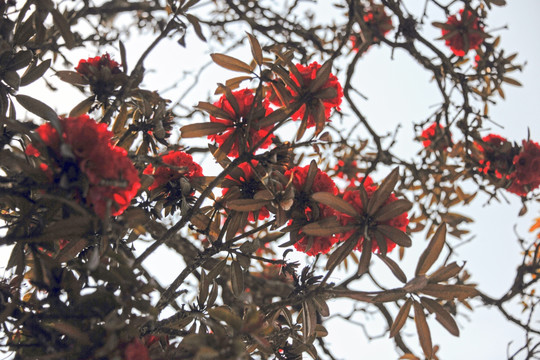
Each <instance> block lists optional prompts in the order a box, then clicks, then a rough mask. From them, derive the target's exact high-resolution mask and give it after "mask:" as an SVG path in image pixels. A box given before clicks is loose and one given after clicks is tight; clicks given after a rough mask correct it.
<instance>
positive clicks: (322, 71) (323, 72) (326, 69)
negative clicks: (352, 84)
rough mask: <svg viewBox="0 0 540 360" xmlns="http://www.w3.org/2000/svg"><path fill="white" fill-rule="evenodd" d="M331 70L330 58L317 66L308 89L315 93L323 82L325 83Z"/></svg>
mask: <svg viewBox="0 0 540 360" xmlns="http://www.w3.org/2000/svg"><path fill="white" fill-rule="evenodd" d="M331 71H332V60H328V61H326V62H325V63H324V64H323V65H322V66H321V67H320V68H319V70H317V75H316V77H315V80H313V81H312V82H310V83H309V91H310V92H312V93H316V92H317V91H318V90H319V89H320V88H321V87H322V86H323V85H324V84H326V82H327V81H328V77H329V76H330V72H331Z"/></svg>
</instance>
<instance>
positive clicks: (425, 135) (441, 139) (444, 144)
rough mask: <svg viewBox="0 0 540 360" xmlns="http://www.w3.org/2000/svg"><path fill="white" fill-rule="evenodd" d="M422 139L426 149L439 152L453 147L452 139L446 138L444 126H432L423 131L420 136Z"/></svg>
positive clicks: (434, 124)
mask: <svg viewBox="0 0 540 360" xmlns="http://www.w3.org/2000/svg"><path fill="white" fill-rule="evenodd" d="M420 137H421V139H422V145H424V147H425V148H429V147H431V148H433V149H437V150H445V149H447V148H448V147H450V146H452V138H451V137H450V139H449V138H448V137H447V136H445V133H444V126H442V125H441V124H439V125H438V126H437V123H433V124H431V125H430V126H429V127H428V128H427V129H425V130H424V131H422V135H421V136H420Z"/></svg>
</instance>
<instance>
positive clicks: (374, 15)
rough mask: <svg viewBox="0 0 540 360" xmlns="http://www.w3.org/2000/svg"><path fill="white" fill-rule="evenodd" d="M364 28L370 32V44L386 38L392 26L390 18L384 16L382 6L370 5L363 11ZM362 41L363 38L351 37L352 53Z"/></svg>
mask: <svg viewBox="0 0 540 360" xmlns="http://www.w3.org/2000/svg"><path fill="white" fill-rule="evenodd" d="M363 19H364V22H365V23H366V26H367V27H368V28H369V30H370V31H371V35H372V38H371V40H372V42H373V43H378V42H379V41H380V40H381V38H382V37H384V36H386V34H388V33H389V32H390V30H392V29H393V28H394V27H393V25H392V18H391V17H390V16H388V15H387V14H386V12H385V11H384V6H383V5H371V6H370V7H368V8H366V9H365V13H364V16H363ZM362 40H363V36H362V35H361V34H360V35H352V36H351V41H352V48H353V50H354V51H358V48H359V45H360V43H361V42H362Z"/></svg>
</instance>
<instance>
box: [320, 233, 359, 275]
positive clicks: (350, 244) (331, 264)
mask: <svg viewBox="0 0 540 360" xmlns="http://www.w3.org/2000/svg"><path fill="white" fill-rule="evenodd" d="M357 243H358V234H356V233H355V234H353V235H352V236H351V237H349V238H348V239H347V240H346V241H345V242H344V243H343V244H341V245H340V246H339V247H338V248H337V249H336V250H335V251H334V252H333V253H332V254H331V255H330V256H329V257H328V261H327V262H326V270H332V269H334V268H335V267H336V266H337V265H338V264H339V263H341V262H342V261H343V260H344V259H345V258H346V257H347V256H349V253H350V252H351V251H353V249H354V247H355V246H356V244H357Z"/></svg>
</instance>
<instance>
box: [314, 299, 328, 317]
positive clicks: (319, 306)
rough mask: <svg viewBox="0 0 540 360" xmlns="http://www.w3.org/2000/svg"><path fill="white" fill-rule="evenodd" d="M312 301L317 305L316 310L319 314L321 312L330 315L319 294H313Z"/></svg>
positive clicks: (322, 314) (323, 314)
mask: <svg viewBox="0 0 540 360" xmlns="http://www.w3.org/2000/svg"><path fill="white" fill-rule="evenodd" d="M313 303H314V304H315V306H316V307H317V311H318V312H319V314H321V316H325V317H326V316H330V308H329V307H328V304H327V303H326V301H325V300H324V299H323V298H322V297H321V296H314V297H313Z"/></svg>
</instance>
